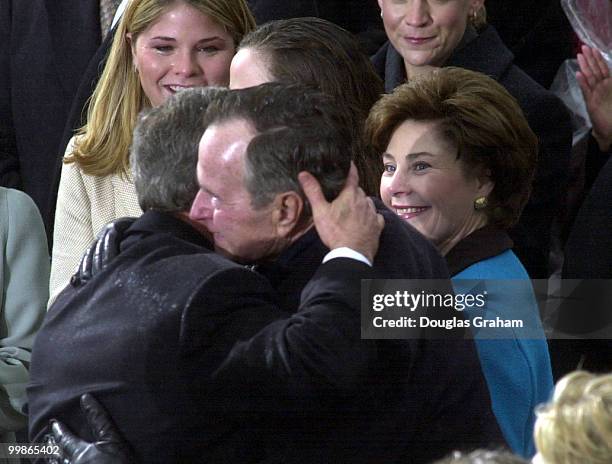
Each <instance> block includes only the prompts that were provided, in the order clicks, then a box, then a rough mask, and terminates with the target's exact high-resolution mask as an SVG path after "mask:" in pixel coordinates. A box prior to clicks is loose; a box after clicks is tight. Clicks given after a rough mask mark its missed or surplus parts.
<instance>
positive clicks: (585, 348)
mask: <svg viewBox="0 0 612 464" xmlns="http://www.w3.org/2000/svg"><path fill="white" fill-rule="evenodd" d="M598 155H599V156H601V157H605V156H606V154H605V153H601V152H599V153H598ZM611 211H612V158H609V159H608V161H607V162H606V164H605V165H604V167H603V168H602V169H601V171H600V172H599V176H598V177H597V179H596V180H595V182H594V184H593V187H592V188H591V191H590V192H589V193H588V195H587V197H586V199H585V200H584V203H583V204H582V206H581V207H580V210H579V211H578V214H577V215H576V220H575V221H574V226H573V228H572V230H571V233H570V235H569V239H568V241H567V245H566V247H565V261H564V262H563V272H562V277H563V279H579V280H578V281H571V280H570V281H562V289H564V290H565V291H566V294H567V296H568V297H569V298H568V299H567V300H566V301H565V302H564V304H563V305H561V306H560V307H559V310H558V320H557V324H558V326H559V329H560V331H561V332H563V333H566V334H567V333H569V334H571V335H574V336H575V335H581V336H582V337H584V339H580V340H551V341H550V342H551V357H552V361H553V369H554V371H553V372H554V375H555V378H556V379H558V378H560V377H562V376H563V375H565V374H567V373H569V372H571V371H573V370H574V369H577V368H578V366H579V365H580V366H582V367H581V368H582V369H585V370H589V371H594V372H609V371H610V370H612V309H611V308H612V290H611V289H610V280H605V281H604V280H599V279H612V214H611V213H610V212H611ZM568 289H571V290H572V292H571V293H570V291H569V290H568ZM602 329H603V330H602ZM591 331H593V332H595V331H602V332H600V335H599V337H600V338H598V339H590V337H589V333H590V332H591ZM604 336H605V337H606V338H603V337H604Z"/></svg>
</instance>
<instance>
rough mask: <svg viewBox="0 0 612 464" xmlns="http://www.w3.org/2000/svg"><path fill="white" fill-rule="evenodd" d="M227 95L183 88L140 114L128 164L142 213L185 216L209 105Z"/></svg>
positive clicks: (210, 89) (193, 190)
mask: <svg viewBox="0 0 612 464" xmlns="http://www.w3.org/2000/svg"><path fill="white" fill-rule="evenodd" d="M226 92H227V90H225V89H220V88H213V87H207V88H197V89H187V90H184V91H182V92H180V93H179V94H177V95H174V96H172V97H171V98H169V99H168V101H166V102H165V103H164V104H163V105H161V106H159V107H157V108H153V109H150V110H147V111H143V112H142V113H141V114H140V116H139V120H138V123H137V125H136V128H135V130H134V139H133V141H132V148H131V155H130V164H131V166H132V175H133V178H134V186H135V187H136V194H137V195H138V203H139V204H140V207H141V208H142V210H143V211H146V210H148V209H156V210H159V211H166V212H177V211H187V210H189V208H190V207H191V203H192V202H193V199H194V198H195V196H196V194H197V193H198V188H199V187H198V181H197V177H196V165H197V162H198V144H199V143H200V138H201V137H202V134H203V133H204V131H205V130H206V125H205V124H204V114H205V112H206V108H207V107H208V105H209V104H210V103H211V102H212V101H214V100H215V99H216V98H218V97H219V96H221V95H224V94H225V93H226Z"/></svg>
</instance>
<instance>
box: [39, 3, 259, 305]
mask: <svg viewBox="0 0 612 464" xmlns="http://www.w3.org/2000/svg"><path fill="white" fill-rule="evenodd" d="M254 24H255V23H254V20H253V17H252V16H251V13H250V12H249V10H248V7H247V5H246V3H245V2H244V0H229V1H221V0H175V1H171V2H167V1H163V0H133V1H131V2H129V3H128V5H127V8H126V10H125V12H124V14H123V16H122V18H121V21H120V22H119V24H118V26H117V30H116V31H115V35H114V38H113V43H112V47H111V50H110V53H109V56H108V60H107V62H106V65H105V67H104V71H103V73H102V76H101V78H100V80H99V81H98V84H97V85H96V89H95V90H94V93H93V95H92V100H91V103H90V105H89V108H88V113H87V123H86V124H85V125H84V126H83V127H82V128H81V129H79V131H78V132H77V135H76V136H75V137H74V138H73V139H72V140H71V142H70V143H69V145H68V147H67V149H66V156H65V159H64V164H63V165H62V174H61V180H60V185H59V191H58V197H57V209H56V213H55V226H54V232H53V242H54V243H53V251H52V268H51V280H50V302H52V301H53V300H54V299H55V297H56V296H57V294H58V293H59V292H60V291H61V290H62V289H63V288H64V286H65V285H66V284H67V283H68V280H69V279H70V276H71V274H72V273H73V272H74V271H75V269H76V267H77V265H78V263H79V260H80V258H81V254H82V253H83V251H84V250H85V248H86V247H87V245H89V243H90V242H91V241H92V240H93V238H94V236H95V234H96V233H97V232H98V230H99V229H100V228H101V227H102V226H104V225H105V224H106V223H107V222H109V221H111V220H113V219H116V218H118V217H122V216H139V215H140V214H141V213H142V211H141V209H140V207H139V206H138V201H137V199H136V192H135V190H134V185H133V182H132V181H131V178H130V173H129V159H128V148H129V146H130V142H131V138H132V131H133V128H134V126H135V123H136V117H137V115H138V113H139V111H140V110H142V109H143V108H147V107H151V106H153V107H155V106H158V105H160V104H161V103H163V102H164V101H165V99H166V98H168V97H169V96H170V95H173V94H174V93H176V92H179V91H180V90H182V89H184V88H189V87H203V86H207V85H227V84H228V82H229V66H230V61H231V59H232V57H233V56H234V53H235V49H236V45H237V44H238V43H239V41H240V40H241V39H242V36H243V35H244V34H245V33H246V32H248V31H250V30H251V29H253V27H254ZM169 168H171V167H170V166H169Z"/></svg>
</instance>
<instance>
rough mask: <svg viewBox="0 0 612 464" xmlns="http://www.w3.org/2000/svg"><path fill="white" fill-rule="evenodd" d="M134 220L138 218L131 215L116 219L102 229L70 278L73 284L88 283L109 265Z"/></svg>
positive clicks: (117, 252)
mask: <svg viewBox="0 0 612 464" xmlns="http://www.w3.org/2000/svg"><path fill="white" fill-rule="evenodd" d="M134 221H136V218H131V217H125V218H119V219H115V220H114V221H112V222H109V223H108V224H106V226H104V227H103V228H102V230H100V232H99V233H98V236H97V237H96V239H95V241H94V242H93V243H92V244H91V245H90V246H89V248H88V249H87V251H85V254H83V257H82V258H81V263H80V264H79V268H78V270H77V272H76V274H74V275H73V276H72V279H71V280H70V283H71V284H72V285H73V286H78V285H82V284H85V283H87V282H88V281H89V280H91V278H92V277H93V276H94V275H96V274H97V273H98V272H99V271H101V270H102V269H104V268H105V267H106V266H108V263H110V262H111V261H112V260H113V259H114V258H115V256H117V255H118V254H119V245H120V244H121V240H122V239H123V236H124V234H125V231H126V230H127V229H128V228H129V227H130V226H131V225H132V224H134Z"/></svg>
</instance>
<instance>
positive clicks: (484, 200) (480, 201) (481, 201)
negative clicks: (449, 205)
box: [474, 197, 489, 211]
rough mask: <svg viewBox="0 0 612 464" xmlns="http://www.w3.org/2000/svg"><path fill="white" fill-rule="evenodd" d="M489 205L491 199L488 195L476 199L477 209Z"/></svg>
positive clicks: (475, 206) (475, 207) (475, 205)
mask: <svg viewBox="0 0 612 464" xmlns="http://www.w3.org/2000/svg"><path fill="white" fill-rule="evenodd" d="M488 205H489V200H487V197H478V198H476V199H475V200H474V209H475V210H476V211H478V210H481V209H485V208H486V207H487V206H488Z"/></svg>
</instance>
